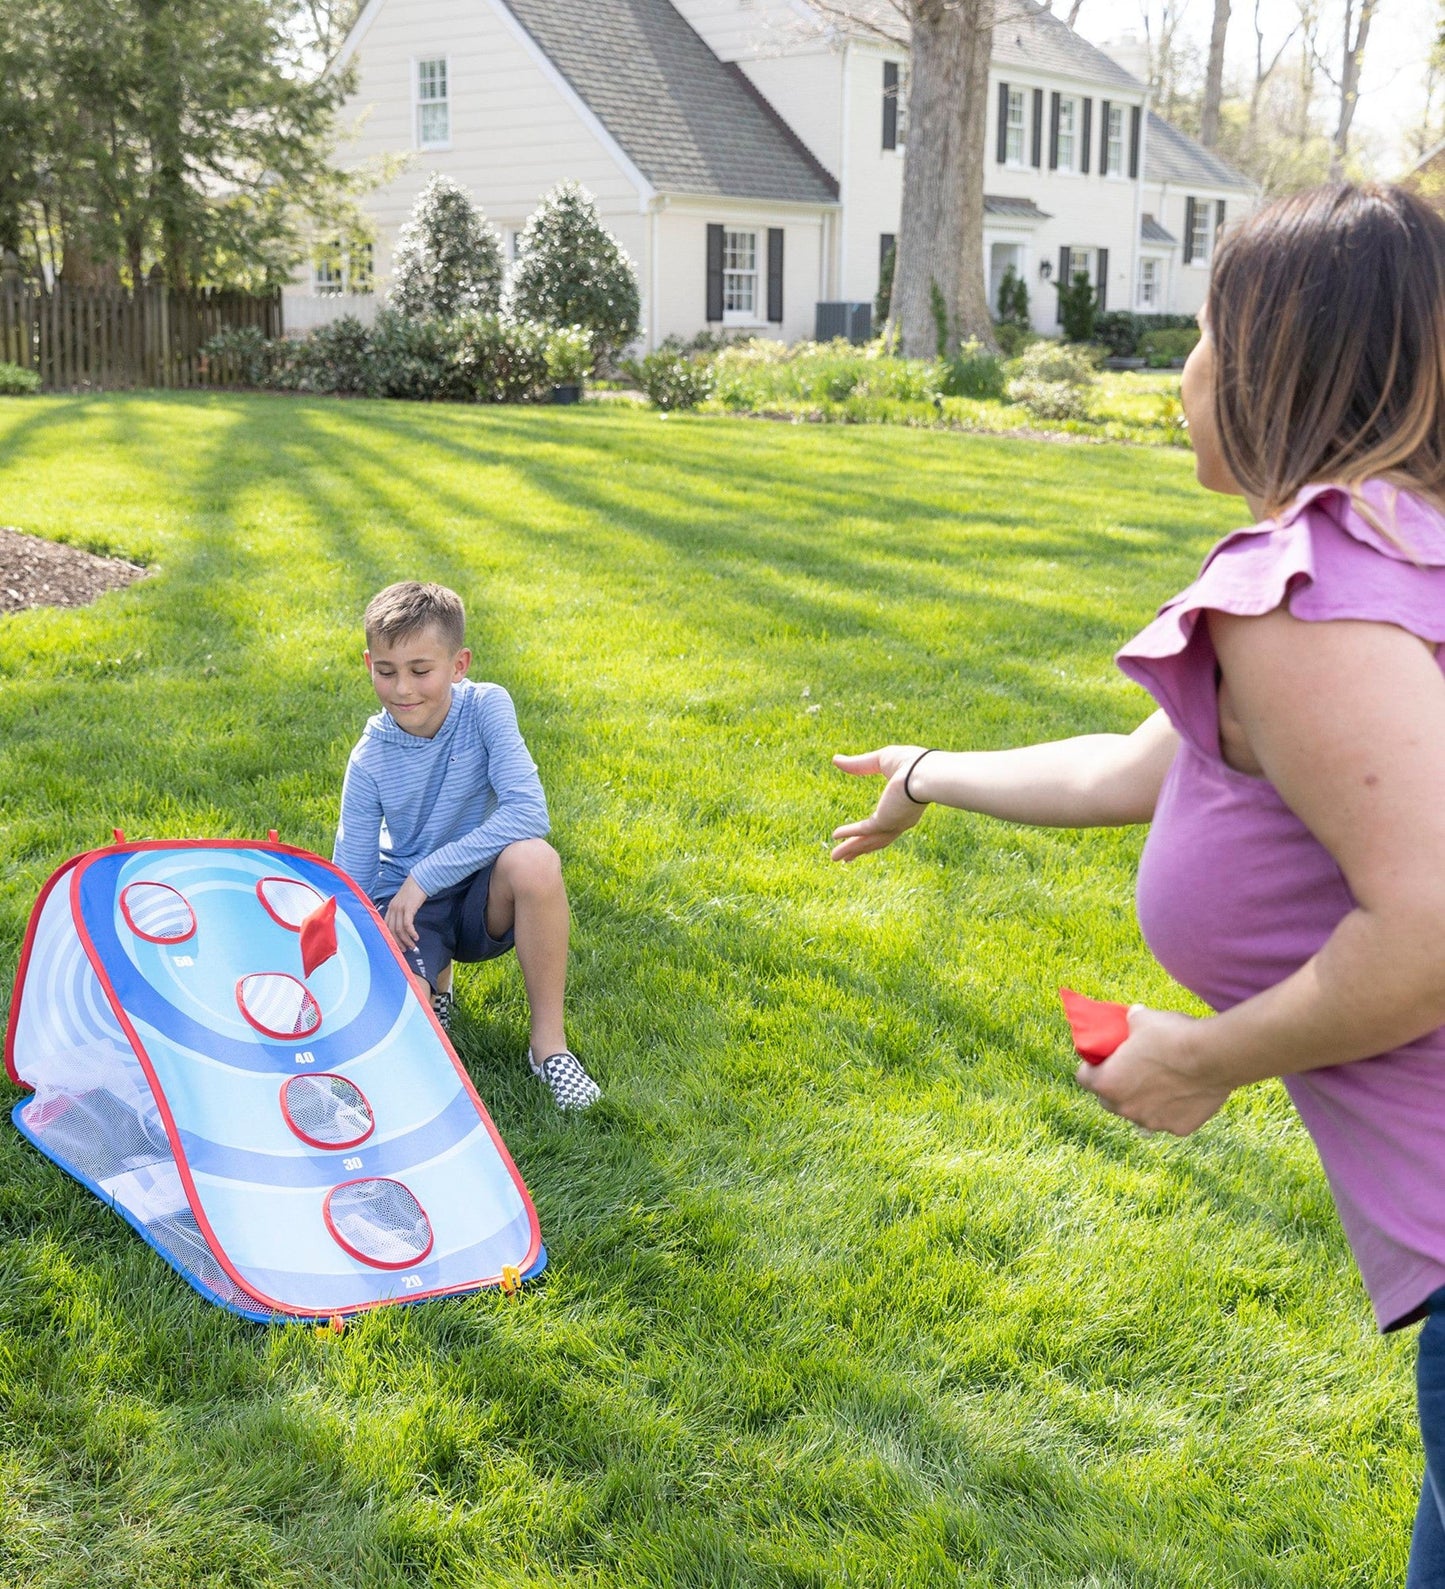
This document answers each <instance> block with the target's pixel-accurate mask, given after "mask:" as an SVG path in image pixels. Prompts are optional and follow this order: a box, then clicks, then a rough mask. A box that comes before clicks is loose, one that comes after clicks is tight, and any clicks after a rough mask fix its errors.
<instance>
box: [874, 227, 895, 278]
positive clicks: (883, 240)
mask: <svg viewBox="0 0 1445 1589" xmlns="http://www.w3.org/2000/svg"><path fill="white" fill-rule="evenodd" d="M897 241H898V234H897V233H896V232H879V234H878V268H879V270H882V269H883V267H884V266H885V265H886V264H887V263H888V256H889V255H890V254H891V253H892V252H893V248H894V245H895V244H896V243H897Z"/></svg>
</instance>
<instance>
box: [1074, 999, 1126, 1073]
mask: <svg viewBox="0 0 1445 1589" xmlns="http://www.w3.org/2000/svg"><path fill="white" fill-rule="evenodd" d="M1059 997H1060V998H1061V999H1062V1000H1063V1001H1064V1014H1065V1015H1067V1016H1068V1018H1069V1026H1070V1029H1071V1030H1072V1031H1073V1034H1074V1047H1075V1048H1076V1049H1078V1051H1079V1053H1080V1054H1081V1055H1082V1056H1083V1057H1084V1058H1085V1059H1086V1060H1088V1062H1089V1063H1090V1064H1091V1065H1101V1064H1102V1063H1103V1062H1104V1061H1105V1060H1106V1059H1107V1058H1108V1057H1109V1055H1110V1054H1112V1053H1113V1052H1114V1050H1115V1049H1116V1048H1117V1047H1118V1046H1119V1044H1120V1043H1122V1042H1123V1041H1124V1039H1125V1038H1126V1037H1127V1036H1128V1035H1129V1006H1128V1005H1127V1004H1111V1003H1110V1002H1109V1001H1108V1000H1106V999H1086V998H1085V997H1084V995H1083V994H1082V993H1075V992H1074V990H1073V989H1072V988H1060V989H1059Z"/></svg>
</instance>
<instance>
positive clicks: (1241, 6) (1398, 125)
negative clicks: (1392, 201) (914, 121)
mask: <svg viewBox="0 0 1445 1589" xmlns="http://www.w3.org/2000/svg"><path fill="white" fill-rule="evenodd" d="M1053 9H1054V11H1055V12H1056V13H1060V14H1064V15H1066V14H1067V6H1066V5H1065V4H1064V0H1054V6H1053ZM1170 9H1171V10H1172V11H1173V12H1174V13H1175V14H1177V15H1178V18H1179V21H1178V28H1177V32H1176V35H1175V37H1176V48H1177V49H1178V50H1179V51H1180V53H1181V55H1182V56H1183V57H1184V60H1183V63H1182V65H1183V68H1184V75H1185V77H1186V80H1188V81H1190V82H1191V83H1193V82H1194V80H1195V79H1197V82H1198V83H1202V81H1203V77H1204V63H1205V55H1206V52H1207V50H1208V47H1209V28H1210V23H1211V21H1212V19H1213V12H1214V7H1213V5H1212V3H1211V0H1173V4H1172V6H1171V7H1170ZM1232 9H1233V15H1232V17H1231V19H1230V24H1229V36H1228V42H1227V45H1226V49H1225V73H1224V80H1225V92H1226V96H1228V95H1229V94H1230V93H1231V91H1233V92H1234V94H1235V95H1236V96H1241V95H1242V96H1245V97H1247V96H1248V93H1249V90H1250V87H1251V86H1252V82H1253V76H1254V53H1255V37H1254V25H1253V23H1254V18H1253V13H1254V5H1253V0H1234V4H1233V8H1232ZM1356 9H1358V7H1357V8H1356ZM1161 10H1162V5H1161V0H1123V3H1120V0H1083V3H1082V5H1081V6H1080V9H1079V14H1078V18H1077V21H1076V23H1075V26H1076V27H1077V28H1078V31H1079V32H1080V33H1081V34H1082V35H1083V36H1084V37H1085V38H1086V39H1089V40H1090V41H1091V42H1092V43H1095V44H1100V45H1104V44H1107V43H1111V42H1115V41H1117V40H1118V39H1119V37H1120V36H1121V35H1122V34H1124V33H1125V32H1127V31H1133V32H1134V33H1136V34H1137V35H1138V36H1139V38H1140V39H1141V40H1142V39H1143V37H1144V36H1145V16H1146V13H1147V15H1148V21H1149V27H1150V31H1151V32H1152V33H1153V34H1154V35H1155V36H1156V37H1157V36H1158V32H1159V24H1160V13H1161ZM1300 10H1301V5H1300V3H1299V0H1260V7H1259V17H1260V24H1261V27H1262V29H1263V33H1264V59H1265V62H1266V64H1267V63H1268V62H1269V60H1270V58H1271V57H1272V56H1273V55H1274V52H1275V51H1276V50H1277V49H1278V48H1279V46H1280V44H1281V43H1282V42H1283V41H1284V39H1285V37H1286V35H1287V34H1288V33H1289V32H1290V30H1291V28H1293V27H1295V26H1296V25H1297V24H1298V21H1299V15H1300ZM1313 10H1314V11H1315V13H1316V14H1317V15H1318V17H1319V20H1320V29H1319V36H1320V42H1321V47H1322V50H1323V52H1324V53H1325V57H1326V60H1325V64H1326V65H1327V66H1329V68H1330V70H1331V71H1333V72H1335V73H1336V75H1338V71H1339V60H1338V35H1339V26H1340V15H1341V13H1342V11H1343V0H1315V3H1314V4H1313ZM1441 18H1442V6H1441V4H1440V0H1378V4H1377V5H1376V7H1375V14H1374V19H1373V22H1372V24H1371V28H1370V36H1369V46H1368V48H1367V50H1366V52H1365V61H1364V70H1363V73H1362V77H1361V83H1360V95H1359V102H1358V107H1357V109H1356V112H1355V120H1354V126H1353V128H1352V131H1351V139H1350V144H1351V152H1352V156H1353V159H1354V161H1355V162H1356V165H1357V168H1358V169H1359V170H1360V173H1361V174H1368V175H1371V176H1377V177H1380V178H1384V179H1389V178H1393V177H1396V176H1399V175H1400V174H1401V173H1402V172H1403V171H1404V170H1405V169H1406V168H1407V167H1408V166H1409V165H1410V164H1411V163H1413V161H1414V160H1415V158H1416V156H1417V154H1418V152H1419V149H1420V145H1421V140H1422V137H1425V138H1427V139H1428V142H1434V141H1436V140H1438V139H1439V138H1440V137H1442V136H1445V92H1442V85H1439V84H1437V86H1436V88H1435V92H1434V103H1433V105H1431V106H1430V112H1431V113H1430V114H1429V115H1428V116H1427V105H1426V99H1427V82H1426V79H1427V70H1428V48H1427V43H1426V41H1428V40H1429V39H1431V38H1434V37H1435V36H1436V34H1437V33H1438V31H1439V29H1440V24H1441ZM1291 57H1293V58H1294V61H1295V62H1297V61H1298V52H1297V48H1296V45H1295V43H1293V42H1292V43H1291V44H1290V45H1289V46H1288V47H1287V49H1286V56H1285V60H1283V61H1282V62H1281V65H1280V67H1279V68H1278V69H1277V70H1278V71H1284V70H1286V68H1287V64H1288V63H1289V62H1290V58H1291ZM1318 93H1319V96H1320V99H1319V104H1318V106H1317V114H1318V116H1319V120H1320V125H1321V130H1322V131H1323V132H1324V133H1325V134H1326V135H1328V133H1329V132H1331V131H1333V127H1334V122H1335V119H1336V115H1337V109H1338V107H1337V104H1336V103H1335V101H1334V91H1333V89H1332V88H1331V86H1330V84H1329V83H1328V82H1326V81H1325V80H1324V78H1323V76H1321V77H1320V80H1319V83H1318ZM1427 146H1428V145H1427Z"/></svg>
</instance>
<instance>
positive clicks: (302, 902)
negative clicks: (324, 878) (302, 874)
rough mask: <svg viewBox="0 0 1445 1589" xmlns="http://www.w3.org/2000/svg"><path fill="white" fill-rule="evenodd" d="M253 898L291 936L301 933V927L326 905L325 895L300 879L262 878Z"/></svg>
mask: <svg viewBox="0 0 1445 1589" xmlns="http://www.w3.org/2000/svg"><path fill="white" fill-rule="evenodd" d="M256 898H257V899H259V900H260V901H261V905H262V908H263V909H264V910H265V912H266V914H267V915H268V916H269V917H270V918H271V920H272V921H274V922H275V923H276V925H277V926H278V927H285V928H287V929H288V930H289V931H291V932H300V931H301V923H302V922H303V921H305V920H306V918H307V917H308V916H309V915H310V914H311V912H312V911H313V910H316V909H317V908H318V907H319V906H321V905H324V904H325V903H326V896H325V894H322V893H320V892H319V891H318V890H316V889H314V888H312V886H311V885H310V883H303V882H302V881H301V879H300V878H299V877H263V878H262V879H261V881H260V882H259V883H257V884H256Z"/></svg>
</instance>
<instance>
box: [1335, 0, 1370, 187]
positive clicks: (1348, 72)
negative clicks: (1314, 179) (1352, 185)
mask: <svg viewBox="0 0 1445 1589" xmlns="http://www.w3.org/2000/svg"><path fill="white" fill-rule="evenodd" d="M1353 11H1354V0H1347V3H1346V5H1345V54H1344V60H1343V62H1342V63H1341V70H1340V119H1339V123H1338V125H1337V126H1336V127H1335V138H1334V147H1333V148H1332V149H1331V151H1330V178H1331V180H1332V181H1339V179H1340V178H1341V177H1343V176H1344V174H1345V156H1346V155H1347V154H1348V153H1349V150H1350V125H1351V123H1352V122H1353V121H1354V119H1355V104H1356V102H1357V100H1358V99H1359V97H1360V68H1361V66H1362V65H1363V64H1364V60H1365V44H1366V41H1367V40H1368V39H1369V37H1370V23H1371V22H1372V21H1373V20H1374V17H1375V0H1360V16H1359V22H1358V25H1357V26H1356V27H1355V29H1354V34H1353V37H1351V28H1350V24H1351V21H1352V13H1353Z"/></svg>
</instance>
